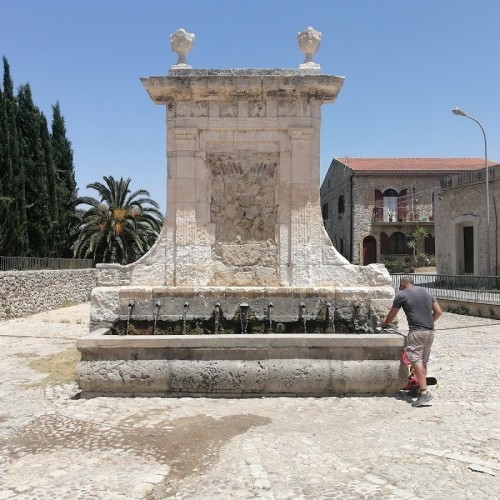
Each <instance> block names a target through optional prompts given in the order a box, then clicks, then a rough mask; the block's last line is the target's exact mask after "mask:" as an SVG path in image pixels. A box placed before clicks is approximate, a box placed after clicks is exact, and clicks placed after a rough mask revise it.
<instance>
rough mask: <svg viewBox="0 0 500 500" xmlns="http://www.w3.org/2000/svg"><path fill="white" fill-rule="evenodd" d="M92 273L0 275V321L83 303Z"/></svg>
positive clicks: (91, 284) (4, 273) (86, 297)
mask: <svg viewBox="0 0 500 500" xmlns="http://www.w3.org/2000/svg"><path fill="white" fill-rule="evenodd" d="M95 285H96V270H95V269H78V270H62V271H60V270H58V271H6V272H0V321H1V320H7V319H10V318H17V317H20V316H25V315H27V314H35V313H38V312H42V311H47V310H50V309H55V308H57V307H61V306H63V305H65V304H68V303H74V302H85V301H87V300H89V298H90V292H91V290H92V288H94V287H95Z"/></svg>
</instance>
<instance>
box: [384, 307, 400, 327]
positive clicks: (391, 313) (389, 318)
mask: <svg viewBox="0 0 500 500" xmlns="http://www.w3.org/2000/svg"><path fill="white" fill-rule="evenodd" d="M398 312H399V307H391V310H390V311H389V313H388V314H387V316H386V317H385V319H384V322H383V323H382V325H388V324H389V323H392V322H393V321H394V319H395V318H396V316H397V315H398Z"/></svg>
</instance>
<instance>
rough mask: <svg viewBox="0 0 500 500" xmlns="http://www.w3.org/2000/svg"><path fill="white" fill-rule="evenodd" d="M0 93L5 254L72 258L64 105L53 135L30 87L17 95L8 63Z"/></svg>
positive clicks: (0, 228)
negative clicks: (34, 101) (34, 99)
mask: <svg viewBox="0 0 500 500" xmlns="http://www.w3.org/2000/svg"><path fill="white" fill-rule="evenodd" d="M3 68H4V73H3V89H0V255H4V256H19V257H22V256H33V257H69V256H70V255H71V250H70V246H71V239H70V229H71V222H72V221H73V220H74V200H75V199H76V183H75V176H74V166H73V152H72V150H71V143H70V142H69V141H68V139H67V138H66V136H65V134H66V130H65V127H64V119H63V117H62V115H61V112H60V108H59V104H58V103H57V104H56V105H55V106H54V107H53V112H54V116H53V124H52V129H53V130H52V134H49V130H48V125H47V120H46V118H45V116H44V115H43V113H42V112H41V111H40V110H39V109H38V108H37V107H36V106H35V104H34V103H33V98H32V94H31V88H30V86H29V85H28V84H24V85H21V86H20V87H19V90H18V94H17V96H16V95H15V94H14V84H13V81H12V78H11V76H10V67H9V64H8V62H7V59H6V58H5V57H4V58H3Z"/></svg>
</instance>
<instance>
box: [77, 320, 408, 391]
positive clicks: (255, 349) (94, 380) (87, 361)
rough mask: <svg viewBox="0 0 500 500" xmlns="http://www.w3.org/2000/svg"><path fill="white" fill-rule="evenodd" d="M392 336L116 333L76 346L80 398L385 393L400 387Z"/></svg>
mask: <svg viewBox="0 0 500 500" xmlns="http://www.w3.org/2000/svg"><path fill="white" fill-rule="evenodd" d="M404 342H405V339H404V337H402V336H400V335H395V334H300V333H294V334H247V335H238V334H226V335H189V336H185V335H155V336H132V335H129V336H116V335H111V332H110V330H109V329H105V328H101V329H98V330H95V331H94V332H92V333H91V334H90V335H88V336H86V337H82V338H81V339H79V340H78V342H77V348H78V350H79V351H80V353H81V361H80V363H79V364H78V366H77V369H76V380H77V383H78V385H79V387H80V389H81V391H82V396H83V397H95V396H181V395H191V396H192V395H199V396H203V395H205V396H206V395H211V396H218V395H219V396H262V395H275V396H276V395H300V396H308V395H309V396H320V395H341V394H391V393H396V392H397V391H398V390H399V389H401V388H402V387H403V386H404V383H405V380H406V374H407V372H406V368H405V366H404V365H403V364H402V362H401V354H402V350H403V348H404Z"/></svg>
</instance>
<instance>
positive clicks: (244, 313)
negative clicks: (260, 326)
mask: <svg viewBox="0 0 500 500" xmlns="http://www.w3.org/2000/svg"><path fill="white" fill-rule="evenodd" d="M249 307H250V306H249V305H248V304H247V303H246V302H242V303H241V304H240V322H241V333H247V328H248V308H249Z"/></svg>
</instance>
